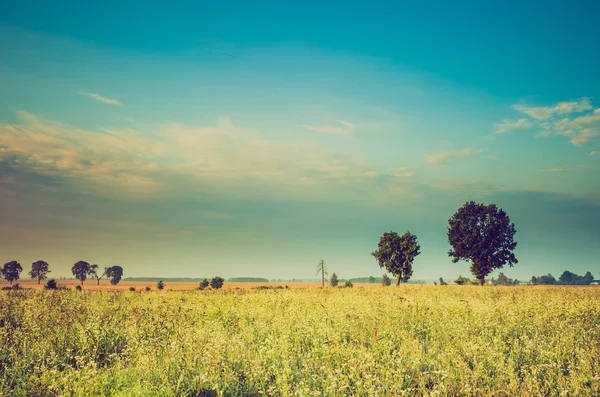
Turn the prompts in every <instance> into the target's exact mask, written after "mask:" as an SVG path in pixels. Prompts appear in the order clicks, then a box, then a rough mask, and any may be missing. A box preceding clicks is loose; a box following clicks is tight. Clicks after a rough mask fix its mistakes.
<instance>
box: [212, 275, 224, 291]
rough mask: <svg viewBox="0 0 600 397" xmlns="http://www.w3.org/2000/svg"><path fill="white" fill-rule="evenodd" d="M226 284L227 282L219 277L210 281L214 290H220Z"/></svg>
mask: <svg viewBox="0 0 600 397" xmlns="http://www.w3.org/2000/svg"><path fill="white" fill-rule="evenodd" d="M224 282H225V280H223V278H221V277H219V276H217V277H214V278H213V279H212V280H210V286H211V287H212V288H214V289H220V288H221V287H223V283H224Z"/></svg>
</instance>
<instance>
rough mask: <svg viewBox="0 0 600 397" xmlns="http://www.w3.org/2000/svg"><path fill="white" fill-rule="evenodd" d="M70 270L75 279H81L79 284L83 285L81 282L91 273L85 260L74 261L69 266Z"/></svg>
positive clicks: (90, 268)
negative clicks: (71, 265) (70, 266)
mask: <svg viewBox="0 0 600 397" xmlns="http://www.w3.org/2000/svg"><path fill="white" fill-rule="evenodd" d="M96 266H97V265H96ZM71 272H72V273H73V275H74V276H75V278H76V279H77V280H79V281H81V285H83V282H84V281H85V280H86V279H87V276H88V275H90V274H93V273H92V267H91V266H90V264H89V263H87V262H85V261H79V262H77V263H75V264H74V265H73V267H72V268H71Z"/></svg>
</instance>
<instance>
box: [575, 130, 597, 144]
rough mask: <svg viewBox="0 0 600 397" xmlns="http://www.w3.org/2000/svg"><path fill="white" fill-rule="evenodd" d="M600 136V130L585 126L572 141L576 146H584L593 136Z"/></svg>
mask: <svg viewBox="0 0 600 397" xmlns="http://www.w3.org/2000/svg"><path fill="white" fill-rule="evenodd" d="M597 136H600V131H598V130H594V129H591V128H584V129H582V130H581V131H579V132H578V133H577V134H576V135H575V136H574V137H573V139H571V143H572V144H573V145H575V146H583V145H585V144H586V143H588V142H589V141H590V140H591V139H592V138H595V137H597Z"/></svg>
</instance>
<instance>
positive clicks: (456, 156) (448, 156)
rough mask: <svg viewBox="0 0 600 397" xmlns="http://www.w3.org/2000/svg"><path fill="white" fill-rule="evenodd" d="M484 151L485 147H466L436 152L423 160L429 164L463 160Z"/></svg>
mask: <svg viewBox="0 0 600 397" xmlns="http://www.w3.org/2000/svg"><path fill="white" fill-rule="evenodd" d="M485 151H486V149H471V148H466V149H463V150H460V151H448V152H438V153H434V154H431V155H429V156H427V157H426V158H425V162H426V163H427V164H431V165H440V164H446V163H448V162H450V161H456V160H464V159H467V158H469V157H473V156H475V155H476V154H478V153H482V152H485Z"/></svg>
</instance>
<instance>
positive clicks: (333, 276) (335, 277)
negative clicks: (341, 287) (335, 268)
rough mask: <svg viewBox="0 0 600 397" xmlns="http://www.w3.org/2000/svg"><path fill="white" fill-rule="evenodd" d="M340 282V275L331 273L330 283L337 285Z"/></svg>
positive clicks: (333, 285)
mask: <svg viewBox="0 0 600 397" xmlns="http://www.w3.org/2000/svg"><path fill="white" fill-rule="evenodd" d="M338 283H339V280H338V276H337V274H335V273H333V274H332V275H331V279H330V280H329V284H331V286H332V287H337V285H338Z"/></svg>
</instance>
